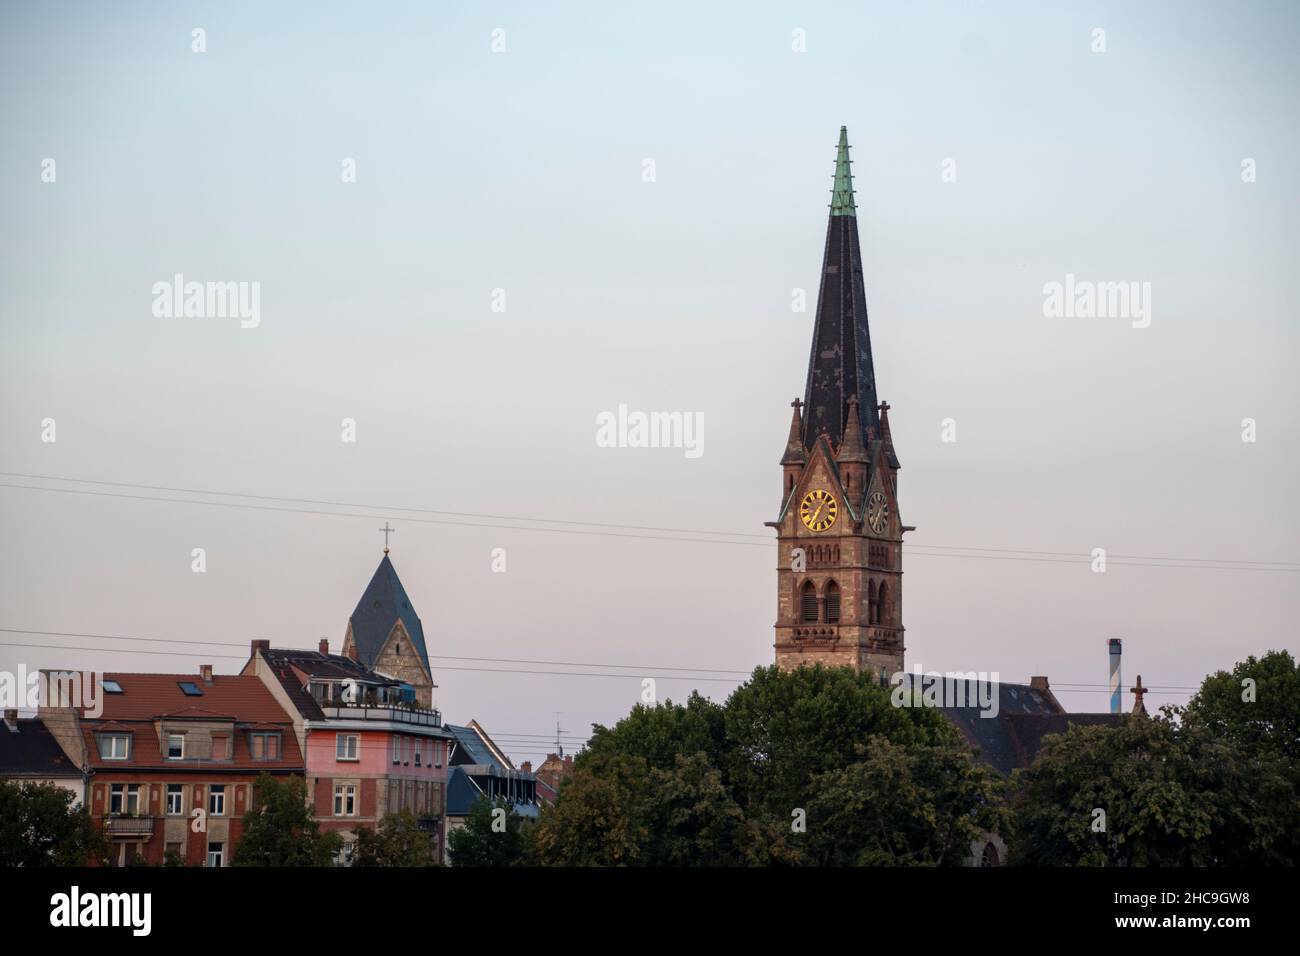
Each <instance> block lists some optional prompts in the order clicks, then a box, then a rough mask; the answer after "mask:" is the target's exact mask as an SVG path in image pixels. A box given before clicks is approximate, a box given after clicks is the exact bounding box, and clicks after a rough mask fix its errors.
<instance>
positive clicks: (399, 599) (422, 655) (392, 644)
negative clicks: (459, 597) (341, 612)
mask: <svg viewBox="0 0 1300 956" xmlns="http://www.w3.org/2000/svg"><path fill="white" fill-rule="evenodd" d="M343 655H344V656H345V657H350V658H352V659H353V660H355V661H357V662H359V663H360V664H362V665H363V666H365V667H369V668H370V669H371V670H373V671H375V672H376V673H379V674H383V675H384V676H385V677H391V678H393V679H394V680H400V681H403V682H405V683H407V684H410V685H411V687H413V688H414V689H415V699H416V702H417V703H419V704H420V706H421V707H432V706H433V688H434V683H433V670H432V668H431V667H430V666H429V652H428V650H427V649H426V648H425V645H424V626H423V625H422V624H421V623H420V616H419V615H418V614H416V613H415V608H414V607H413V606H412V605H411V599H410V598H408V597H407V596H406V589H405V588H404V587H402V581H401V579H400V578H398V576H397V569H396V568H395V567H393V562H392V560H391V559H390V558H389V557H388V548H387V547H385V548H384V557H383V560H382V561H380V562H379V567H378V568H376V569H375V573H374V576H373V577H371V579H370V583H369V584H368V585H366V590H365V592H364V593H363V594H362V595H361V600H360V601H358V602H357V606H356V609H355V610H353V612H352V617H351V618H349V619H348V630H347V634H346V635H344V638H343Z"/></svg>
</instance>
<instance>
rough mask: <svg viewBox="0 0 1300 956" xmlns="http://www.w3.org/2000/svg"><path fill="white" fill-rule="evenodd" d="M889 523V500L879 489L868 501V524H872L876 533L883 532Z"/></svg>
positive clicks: (872, 528)
mask: <svg viewBox="0 0 1300 956" xmlns="http://www.w3.org/2000/svg"><path fill="white" fill-rule="evenodd" d="M888 523H889V502H888V501H886V500H885V496H884V495H883V494H881V493H880V492H879V491H877V492H876V493H875V494H874V495H872V496H871V498H870V499H869V500H868V501H867V524H869V525H871V530H872V531H874V532H875V533H876V534H883V533H884V530H885V525H887V524H888Z"/></svg>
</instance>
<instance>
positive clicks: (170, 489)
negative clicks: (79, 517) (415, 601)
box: [0, 471, 1300, 573]
mask: <svg viewBox="0 0 1300 956" xmlns="http://www.w3.org/2000/svg"><path fill="white" fill-rule="evenodd" d="M0 476H3V477H9V478H21V479H26V480H39V481H59V482H65V483H72V484H89V485H101V486H106V487H114V488H131V489H136V490H141V491H164V492H167V493H169V494H179V495H206V496H210V497H222V498H239V499H247V500H246V501H201V500H197V499H194V498H175V497H163V496H159V495H145V494H126V493H123V492H111V491H92V490H88V489H81V488H57V487H48V486H42V485H22V484H10V483H0V487H2V488H12V489H17V490H26V491H46V492H52V493H61V494H79V495H90V496H95V497H109V498H122V499H128V500H138V501H154V502H163V503H167V502H170V503H175V504H189V505H207V506H209V507H225V508H242V509H248V510H255V511H274V512H282V513H288V514H309V515H314V516H324V517H341V518H366V519H367V520H374V519H376V518H380V517H383V516H384V514H388V515H391V514H393V513H396V512H403V513H405V514H406V515H407V517H405V518H404V520H408V521H414V522H418V523H422V524H439V525H450V526H455V527H469V528H487V529H490V530H510V531H540V532H549V533H554V534H578V535H589V536H596V537H616V538H632V539H639V540H651V541H681V542H687V543H693V544H730V545H737V546H742V547H771V545H772V543H773V541H774V538H773V537H772V536H770V535H765V534H756V533H753V532H745V531H717V530H705V529H692V528H672V527H662V526H655V525H634V524H615V523H610V522H595V521H573V520H570V519H563V518H534V517H527V516H520V515H496V514H483V513H474V512H463V511H443V510H435V509H430V508H413V507H403V506H399V505H380V504H372V503H363V502H349V501H337V500H330V499H319V498H297V497H290V496H285V495H259V494H251V493H243V492H231V491H219V490H213V489H202V488H182V487H177V486H170V485H147V484H137V483H133V482H121V481H106V480H98V479H91V478H69V477H65V476H60V475H40V474H32V473H28V472H5V471H0ZM248 501H273V502H281V503H288V504H302V505H320V506H324V507H328V508H366V509H371V510H372V511H374V512H382V513H384V514H356V513H352V512H341V511H322V510H319V509H315V508H285V507H280V506H277V505H257V504H249V503H248ZM412 514H427V515H439V516H443V517H439V518H417V517H410V515H412ZM448 518H468V519H473V520H470V521H453V520H448ZM496 521H510V522H529V524H526V525H521V524H504V525H503V524H491V523H485V522H496ZM537 525H560V526H562V527H538V526H537ZM633 532H637V533H633ZM642 532H650V533H648V534H647V533H642ZM679 535H691V536H692V537H679ZM736 539H756V540H736ZM908 552H909V554H912V555H914V556H917V557H949V558H974V559H984V560H1002V561H1033V562H1037V563H1044V564H1053V563H1055V564H1081V563H1089V562H1091V561H1092V560H1093V558H1092V555H1091V552H1088V553H1083V552H1068V551H1042V550H1030V549H1016V548H997V547H983V546H965V545H927V544H909V545H908ZM1107 563H1108V564H1112V565H1116V566H1119V567H1153V568H1202V569H1205V570H1222V571H1282V572H1293V573H1294V572H1300V562H1294V561H1258V560H1236V559H1228V558H1185V557H1174V556H1169V555H1127V554H1110V555H1108V556H1107Z"/></svg>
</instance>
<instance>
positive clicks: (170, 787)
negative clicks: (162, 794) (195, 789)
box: [167, 783, 185, 816]
mask: <svg viewBox="0 0 1300 956" xmlns="http://www.w3.org/2000/svg"><path fill="white" fill-rule="evenodd" d="M184 794H185V789H184V787H182V786H181V784H179V783H169V784H167V814H168V816H179V815H180V814H181V813H182V812H184V811H183V806H184V800H185V796H184Z"/></svg>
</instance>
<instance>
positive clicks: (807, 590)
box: [800, 581, 817, 624]
mask: <svg viewBox="0 0 1300 956" xmlns="http://www.w3.org/2000/svg"><path fill="white" fill-rule="evenodd" d="M800 606H801V607H802V613H801V617H802V618H803V621H804V623H805V624H815V623H816V622H817V588H815V587H814V586H813V583H812V582H811V581H805V582H804V585H803V593H802V595H801V598H800Z"/></svg>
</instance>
